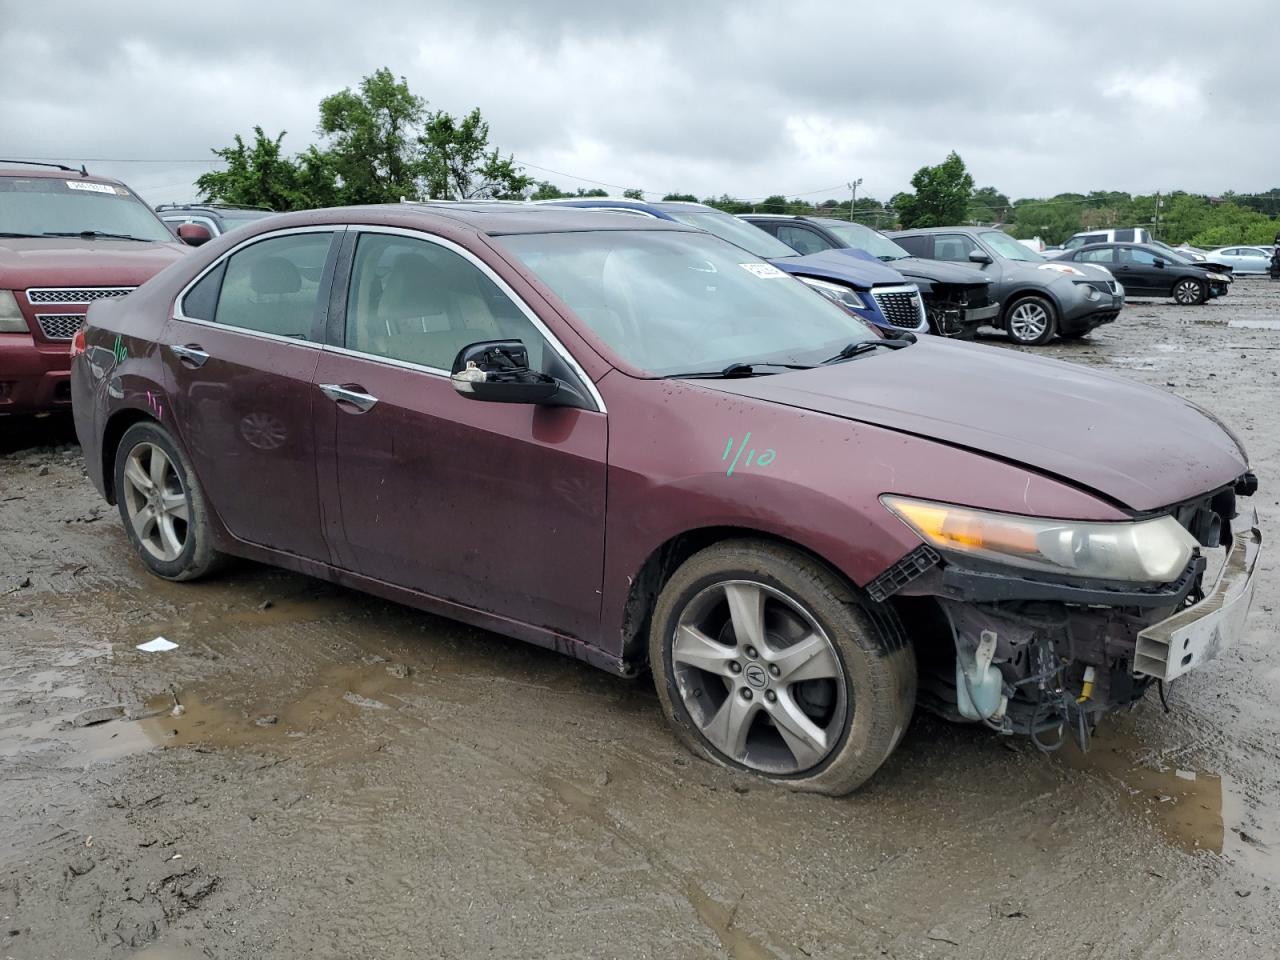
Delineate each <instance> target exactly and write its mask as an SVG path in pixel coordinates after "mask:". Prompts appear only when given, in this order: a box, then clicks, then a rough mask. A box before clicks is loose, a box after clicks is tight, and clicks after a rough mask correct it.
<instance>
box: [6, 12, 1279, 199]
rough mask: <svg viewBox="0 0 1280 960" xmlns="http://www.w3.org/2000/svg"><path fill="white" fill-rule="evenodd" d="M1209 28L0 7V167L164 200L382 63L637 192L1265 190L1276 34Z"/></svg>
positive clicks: (1183, 24)
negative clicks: (949, 162) (65, 170)
mask: <svg viewBox="0 0 1280 960" xmlns="http://www.w3.org/2000/svg"><path fill="white" fill-rule="evenodd" d="M1201 9H1205V8H1201ZM304 11H305V12H304ZM1232 17H1233V24H1235V25H1237V26H1240V27H1241V29H1235V28H1234V27H1233V28H1232V29H1231V30H1229V31H1228V30H1225V29H1223V28H1222V27H1221V26H1220V25H1217V24H1216V23H1215V19H1214V18H1213V17H1212V16H1211V15H1209V14H1207V13H1204V12H1197V11H1196V10H1193V9H1192V8H1190V7H1189V6H1186V7H1184V6H1181V5H1177V4H1170V3H1167V2H1165V3H1158V4H1157V3H1145V2H1144V3H1127V4H1101V3H1098V4H1089V3H1084V4H1076V5H1073V6H1072V7H1071V8H1069V9H1065V8H1062V7H1061V6H1049V5H1044V4H1039V5H1030V4H1025V3H1016V2H1003V3H994V4H993V3H981V4H979V3H969V4H963V3H956V2H936V0H935V2H916V3H903V4H881V5H876V6H875V7H870V8H869V7H867V6H866V5H863V4H839V3H832V2H827V3H820V2H817V0H799V2H791V3H787V4H781V3H777V2H774V3H770V4H766V3H760V2H753V0H743V2H737V3H727V2H708V0H704V2H697V3H694V2H689V0H683V2H674V0H661V2H649V3H631V4H626V5H623V4H600V3H587V2H579V0H548V2H541V3H538V4H530V3H521V2H510V0H507V2H498V0H494V2H476V3H470V4H456V3H441V2H410V0H396V2H386V3H377V4H366V5H364V6H363V7H353V6H352V5H351V4H349V3H342V4H340V3H333V2H313V3H310V4H308V5H306V6H305V7H302V6H299V5H295V4H276V3H267V2H262V0H258V2H255V3H248V2H244V0H223V2H222V3H219V4H217V5H215V6H205V7H199V8H196V7H190V6H178V5H166V6H161V5H159V4H155V3H143V2H117V3H114V4H110V5H90V4H87V3H71V4H64V5H60V6H59V7H58V8H57V12H56V15H55V14H54V12H53V11H52V10H51V9H50V8H47V7H44V8H41V7H36V6H32V5H26V4H24V5H9V6H7V8H6V10H5V18H4V24H3V27H0V84H2V85H3V89H4V91H5V95H4V97H3V99H2V100H0V156H27V157H30V156H57V157H67V158H72V159H79V158H114V159H124V160H130V161H157V162H131V163H103V162H95V163H94V164H93V165H92V166H93V168H94V169H95V170H97V171H100V172H104V173H112V174H115V175H117V176H122V177H123V178H125V179H126V180H128V181H129V182H130V183H131V184H133V185H134V186H135V188H137V189H138V190H139V191H140V192H142V193H143V194H144V195H146V196H147V197H148V198H149V199H153V200H156V201H161V200H172V199H182V198H185V197H188V196H190V195H191V193H192V188H191V185H190V184H191V181H192V179H193V178H194V176H195V175H196V174H198V173H199V172H200V171H201V170H203V169H207V168H208V166H209V164H208V161H204V160H203V158H206V157H208V156H209V154H208V150H209V148H210V147H213V146H221V145H225V144H227V143H228V142H230V140H231V138H232V137H233V136H234V134H236V133H242V134H247V133H248V132H249V131H250V130H251V128H252V126H253V125H254V124H261V125H262V126H264V127H265V128H266V129H267V130H268V131H270V132H276V131H279V130H288V131H289V137H288V138H287V140H286V143H287V145H288V146H289V147H290V148H292V149H301V148H302V147H303V146H305V145H306V144H307V143H308V142H310V141H311V139H312V138H313V132H312V131H313V128H314V125H315V122H316V104H317V102H318V101H319V99H320V98H321V97H322V96H324V95H326V94H328V93H331V92H333V91H335V90H338V89H340V88H342V87H344V86H351V85H354V84H356V83H358V82H359V79H360V77H361V76H362V75H364V74H367V73H369V72H370V71H372V70H374V69H375V68H377V67H379V66H383V65H386V66H389V67H390V68H391V69H392V70H393V71H395V72H396V73H399V74H403V75H404V76H405V77H407V78H408V80H409V83H410V86H411V87H412V89H413V90H414V91H415V92H417V93H419V94H421V95H423V96H425V97H426V98H427V99H428V100H430V101H431V103H432V105H433V106H434V107H437V108H442V109H446V110H450V111H452V112H462V111H466V110H469V109H470V108H471V107H473V106H479V107H480V108H481V110H482V111H483V113H484V114H485V116H486V118H487V119H488V120H489V121H490V125H491V132H492V136H493V139H494V142H495V143H496V144H497V145H499V146H500V147H501V148H502V149H503V150H505V151H509V152H513V153H515V155H516V156H517V157H518V158H520V159H521V160H524V161H526V162H528V163H531V164H538V165H540V166H542V167H549V168H553V169H556V170H562V171H567V172H568V173H571V174H574V175H577V176H579V177H583V178H588V179H593V180H600V181H605V182H608V183H613V184H621V185H633V186H638V187H642V188H645V189H648V190H655V191H668V190H681V191H690V192H693V193H697V194H699V195H706V194H709V193H720V192H722V191H727V192H729V193H732V194H736V195H739V196H748V197H750V196H764V195H766V194H770V193H777V192H783V193H788V194H798V193H802V192H808V191H813V190H818V189H819V188H825V187H829V186H831V185H834V184H841V183H843V182H844V181H845V180H847V179H850V178H852V177H862V178H863V181H864V183H863V187H862V190H863V191H864V192H866V193H869V194H873V195H876V196H879V197H882V198H887V197H889V196H890V195H892V194H893V193H895V192H896V191H898V190H901V189H904V188H905V187H906V186H907V183H908V180H909V179H910V176H911V174H912V173H913V172H914V171H915V169H916V168H918V167H919V166H921V165H922V164H925V163H934V162H937V161H938V160H940V159H941V158H942V156H943V155H945V153H946V152H947V151H949V150H951V149H955V150H957V151H958V152H959V153H960V154H961V155H962V156H963V157H964V158H965V160H966V162H967V163H968V165H969V167H970V170H971V171H972V172H973V174H974V177H975V178H976V179H977V181H978V183H979V184H991V185H994V186H997V187H999V188H1000V189H1001V190H1004V191H1005V192H1007V193H1009V194H1010V195H1012V196H1033V195H1034V196H1042V195H1046V194H1052V193H1056V192H1060V191H1065V190H1081V191H1085V190H1090V189H1100V188H1114V189H1127V190H1131V191H1135V192H1136V191H1150V190H1154V189H1162V190H1169V189H1173V188H1183V189H1191V190H1200V191H1206V192H1218V191H1222V190H1226V189H1235V190H1240V191H1246V192H1247V191H1251V190H1263V189H1268V188H1270V187H1272V186H1275V185H1277V180H1278V179H1280V178H1277V175H1276V173H1275V157H1276V156H1277V154H1278V153H1280V126H1278V125H1277V124H1276V123H1275V120H1276V113H1277V111H1276V107H1275V105H1274V99H1275V93H1274V84H1273V83H1272V82H1271V78H1270V76H1269V73H1270V71H1269V69H1268V66H1269V64H1270V62H1271V60H1272V55H1273V51H1274V50H1275V49H1276V48H1277V40H1280V25H1278V24H1277V21H1276V18H1275V17H1274V11H1273V9H1272V7H1271V5H1270V4H1269V3H1267V2H1266V0H1238V2H1237V3H1235V4H1233V6H1232ZM179 160H181V161H188V160H194V161H203V162H195V163H181V164H179V163H174V162H172V161H179ZM531 172H532V173H534V174H535V175H537V176H539V177H544V176H545V177H547V178H548V179H551V180H553V181H555V182H558V183H561V184H563V185H573V184H575V183H576V182H581V181H573V180H570V179H569V178H567V177H563V176H556V175H553V174H546V173H544V172H543V171H540V170H531ZM829 195H833V196H843V195H844V191H843V189H839V190H831V191H829Z"/></svg>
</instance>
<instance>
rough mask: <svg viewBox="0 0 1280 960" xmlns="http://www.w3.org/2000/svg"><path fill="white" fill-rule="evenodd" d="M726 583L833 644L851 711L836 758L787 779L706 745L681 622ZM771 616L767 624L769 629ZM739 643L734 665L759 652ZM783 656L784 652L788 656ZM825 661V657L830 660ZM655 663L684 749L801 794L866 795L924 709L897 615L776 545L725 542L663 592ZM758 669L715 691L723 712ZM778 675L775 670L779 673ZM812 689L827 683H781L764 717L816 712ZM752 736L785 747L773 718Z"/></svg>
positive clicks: (654, 634) (834, 724)
mask: <svg viewBox="0 0 1280 960" xmlns="http://www.w3.org/2000/svg"><path fill="white" fill-rule="evenodd" d="M725 583H728V584H730V585H733V584H742V583H749V584H750V585H751V586H762V587H763V588H764V589H766V590H769V591H771V593H776V594H779V595H783V596H785V598H786V602H789V603H790V602H794V603H797V604H799V606H800V607H802V608H803V610H804V613H805V614H807V615H808V616H809V617H810V618H811V619H812V622H813V623H814V624H816V626H817V627H819V628H820V632H821V634H824V635H825V636H823V637H821V639H823V640H826V641H829V647H828V648H827V649H828V650H831V651H833V652H834V664H833V668H834V669H838V671H839V675H838V678H837V679H836V680H835V681H832V682H840V678H842V680H843V690H842V695H843V696H844V704H845V709H844V710H843V712H842V713H840V714H839V717H840V719H839V720H836V719H832V720H831V721H830V726H829V727H828V728H827V729H826V731H825V732H826V739H827V742H828V745H827V747H826V750H827V752H826V753H825V755H823V756H822V758H821V759H820V761H818V762H816V763H815V764H813V765H812V766H808V767H800V768H798V769H796V770H795V772H792V773H779V772H774V771H770V770H762V769H760V768H759V767H758V766H752V765H749V764H747V763H744V762H741V761H740V759H738V758H735V757H731V756H728V755H726V754H725V753H724V752H722V751H721V750H720V749H719V748H717V747H716V746H715V745H713V744H712V742H711V741H710V740H709V739H708V738H707V736H705V735H704V733H703V729H704V727H702V726H700V725H699V723H698V722H697V721H696V720H695V718H694V716H693V715H692V714H691V712H690V708H689V706H688V705H687V702H686V697H688V696H690V695H692V696H693V697H695V698H701V697H704V696H707V695H708V694H706V693H704V691H703V690H701V689H696V690H692V691H689V690H686V692H685V693H682V692H681V689H680V686H679V684H678V677H677V670H676V666H677V665H676V663H675V662H674V661H673V659H672V658H673V646H674V644H675V640H676V631H677V627H678V626H679V625H680V623H681V617H682V615H684V614H686V613H687V611H688V610H690V609H692V608H693V607H694V606H695V604H696V603H698V602H701V598H702V597H704V596H706V595H707V594H708V592H709V591H713V590H715V589H718V585H719V584H725ZM771 602H772V601H771ZM761 609H762V610H763V609H765V608H764V607H762V608H761ZM769 609H772V608H769ZM767 616H768V614H764V615H762V617H761V622H762V623H764V622H765V620H766V619H767ZM775 623H776V621H775ZM736 643H737V640H736V637H735V638H734V639H733V641H732V642H731V643H730V645H729V646H728V647H726V648H725V649H728V650H730V651H734V652H733V653H732V654H731V656H733V657H734V658H735V660H736V658H737V657H738V656H739V653H738V652H737V651H739V650H743V651H752V650H753V648H751V647H750V646H745V647H743V646H741V645H740V644H739V645H738V646H734V644H736ZM779 649H781V650H783V651H785V649H786V647H785V645H784V646H782V647H780V648H779ZM743 655H745V656H750V655H751V654H750V653H745V654H743ZM826 656H827V655H826V654H825V653H824V659H825V658H826ZM753 659H754V658H753ZM816 659H817V658H815V660H816ZM649 660H650V665H651V668H652V670H653V675H654V683H655V686H656V687H657V691H658V698H659V700H660V701H661V703H662V710H663V713H664V714H665V715H666V718H667V720H668V722H669V723H670V724H671V726H672V728H673V729H674V730H675V732H676V734H677V736H678V737H679V738H680V740H681V741H682V742H683V743H684V744H685V746H687V747H688V748H689V749H690V750H691V751H692V752H693V753H695V754H696V755H698V756H700V757H703V758H704V759H706V760H709V761H711V762H712V763H716V764H719V765H721V766H725V767H729V768H731V769H736V770H745V771H748V772H750V773H753V774H755V775H757V776H759V777H762V778H764V779H766V780H769V781H771V782H773V783H776V784H779V785H782V786H785V787H788V788H790V789H792V790H800V791H807V792H813V793H823V794H827V795H830V796H841V795H843V794H846V793H849V792H851V791H853V790H855V789H857V788H858V787H859V786H861V785H862V784H863V783H865V782H866V781H867V780H868V779H869V778H870V777H871V775H872V774H874V773H875V772H876V770H877V769H879V767H880V765H881V764H882V763H884V761H885V759H886V758H887V757H888V756H889V754H890V753H892V752H893V749H894V747H896V746H897V744H898V742H899V740H901V738H902V735H903V734H904V733H905V731H906V729H907V726H908V724H909V723H910V722H911V715H912V712H913V710H914V708H915V699H916V682H917V674H916V658H915V649H914V647H912V645H911V643H910V642H909V641H908V640H907V639H906V634H905V633H904V632H903V630H902V626H901V623H900V622H899V621H898V618H897V616H896V614H895V613H894V612H893V610H892V609H891V608H889V607H887V606H882V605H880V604H872V603H871V602H870V601H865V600H863V599H862V598H861V597H860V596H859V595H858V594H857V593H856V591H855V589H854V588H853V587H852V586H851V585H850V584H849V583H848V582H847V581H845V580H844V579H843V578H841V577H840V576H839V575H837V574H836V573H835V572H833V571H832V570H831V569H829V568H828V567H826V566H824V565H823V564H821V563H820V562H818V561H816V560H815V559H813V558H812V557H810V556H808V555H806V554H804V553H802V552H801V551H799V550H795V549H792V548H789V547H786V546H782V545H780V544H775V543H771V542H768V541H760V540H732V541H725V542H722V543H718V544H715V545H713V546H711V547H707V548H706V549H705V550H702V551H700V552H699V553H697V554H695V555H694V556H693V557H691V558H689V559H688V560H687V561H686V562H685V563H684V564H683V565H681V567H680V568H679V569H678V570H676V572H675V573H674V574H673V575H672V577H671V579H670V580H669V581H668V582H667V583H666V585H665V586H664V587H663V589H662V592H661V594H660V595H659V597H658V601H657V604H656V606H655V608H654V612H653V618H652V627H651V628H650V633H649ZM730 666H732V664H731V665H730ZM753 666H754V665H753V664H752V663H747V668H746V669H741V670H740V671H738V672H740V673H741V678H736V679H729V678H726V680H725V681H724V685H725V686H726V687H728V692H727V693H725V692H724V690H723V689H721V690H718V691H716V693H718V694H719V695H720V696H722V697H723V698H724V699H723V700H722V701H721V703H725V702H727V701H728V700H731V699H734V698H735V697H736V695H737V694H739V693H743V690H738V689H735V688H734V687H733V683H735V682H738V681H739V680H741V681H745V678H746V677H747V676H748V674H749V673H750V672H751V670H752V667H753ZM682 669H686V670H687V667H682ZM773 669H774V668H773V665H772V664H770V665H769V670H770V672H772V671H773ZM756 672H757V674H758V673H759V671H758V670H757V671H756ZM685 676H686V677H687V674H686V675H685ZM775 676H776V674H775ZM711 679H712V680H713V681H714V680H715V678H714V677H712V678H711ZM766 682H767V683H770V682H775V681H768V680H766ZM805 682H808V683H813V682H819V683H825V682H827V681H802V682H801V683H800V684H796V685H794V686H793V687H787V685H786V682H785V677H784V678H783V679H782V680H778V681H776V683H777V687H778V692H777V693H775V694H774V696H773V697H772V700H773V701H774V702H773V704H772V706H770V705H766V704H765V703H763V702H761V703H760V704H759V705H758V709H759V710H760V711H761V713H762V715H763V714H766V713H769V711H776V710H778V709H779V706H780V704H782V701H783V698H784V697H785V700H786V703H787V704H790V705H791V706H795V705H797V704H806V706H805V709H806V710H807V709H808V706H807V704H808V701H807V700H806V698H805V695H804V693H803V692H798V691H796V690H795V688H796V687H800V686H803V683H805ZM753 685H754V682H753ZM708 686H710V684H708ZM768 693H769V692H768V691H765V692H763V693H761V694H760V696H759V698H758V699H760V700H763V698H764V697H766V696H768ZM712 695H714V694H712ZM747 699H750V697H749V696H748V697H747ZM695 703H698V704H700V703H703V701H702V700H697V701H695ZM774 715H776V713H775V714H774ZM753 724H754V725H753ZM704 726H707V727H709V726H710V724H706V725H704ZM745 726H748V727H749V729H750V730H752V731H757V733H758V735H759V736H762V737H764V738H769V737H772V738H774V739H776V740H777V741H778V742H781V741H782V739H783V738H782V736H781V731H780V730H779V728H778V725H777V724H776V723H774V721H773V719H772V715H771V716H765V717H764V718H763V719H761V718H760V717H757V718H756V719H754V720H752V721H750V722H749V723H748V724H746V725H745ZM792 752H793V753H794V751H792ZM798 758H799V754H795V756H794V757H793V759H796V760H797V766H798V767H799V763H798Z"/></svg>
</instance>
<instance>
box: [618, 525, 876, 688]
mask: <svg viewBox="0 0 1280 960" xmlns="http://www.w3.org/2000/svg"><path fill="white" fill-rule="evenodd" d="M725 540H767V541H770V542H772V543H777V544H780V545H781V546H785V547H790V548H791V549H793V550H799V551H800V552H802V553H806V554H808V555H809V556H810V557H812V558H813V559H814V560H816V561H818V562H819V563H821V564H823V565H824V566H826V567H827V568H828V569H830V570H831V571H832V573H833V574H835V575H836V576H837V577H840V578H842V579H844V580H846V581H847V582H848V583H849V587H850V589H851V590H856V589H857V587H856V586H855V585H854V584H853V582H852V581H849V580H848V578H847V577H845V575H844V573H842V572H841V571H840V570H839V569H838V568H837V567H835V566H834V565H832V564H831V563H829V562H828V561H827V560H826V559H825V558H823V557H821V556H819V555H818V554H816V553H814V552H813V551H812V550H810V549H809V548H807V547H805V546H803V545H802V544H799V543H796V542H795V541H794V540H788V539H787V538H786V537H779V536H776V535H775V534H771V533H764V532H762V531H760V530H753V529H751V528H750V527H703V528H701V529H698V530H687V531H685V532H684V533H680V534H677V535H676V536H674V537H671V538H670V539H669V540H667V541H666V542H665V543H663V544H661V545H660V546H658V547H657V548H656V549H655V550H654V551H653V552H652V553H650V554H649V556H648V558H647V559H646V560H645V562H644V563H643V564H642V565H641V567H640V570H639V572H638V573H636V575H635V576H634V577H632V578H631V587H630V589H629V590H628V592H627V604H626V607H625V608H624V610H623V616H622V659H623V662H624V663H626V664H627V667H628V672H629V673H639V672H640V670H641V669H642V668H643V667H644V666H645V665H646V664H647V663H648V659H649V627H650V624H651V621H652V615H653V608H654V605H655V604H656V602H657V599H658V594H660V593H661V592H662V588H663V587H665V586H666V584H667V581H668V580H669V579H671V575H672V574H673V573H675V571H676V570H677V569H678V568H679V567H680V565H681V564H682V563H684V562H685V561H686V560H688V559H689V558H690V557H692V556H693V555H694V554H695V553H697V552H698V551H699V550H704V549H706V548H707V547H709V546H711V545H712V544H715V543H721V542H722V541H725Z"/></svg>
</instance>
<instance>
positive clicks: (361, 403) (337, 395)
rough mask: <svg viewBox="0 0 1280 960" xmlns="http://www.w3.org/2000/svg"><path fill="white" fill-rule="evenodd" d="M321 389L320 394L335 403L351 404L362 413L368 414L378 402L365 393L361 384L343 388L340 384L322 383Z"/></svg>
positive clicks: (375, 398)
mask: <svg viewBox="0 0 1280 960" xmlns="http://www.w3.org/2000/svg"><path fill="white" fill-rule="evenodd" d="M319 387H320V392H321V393H323V394H324V395H325V396H326V397H328V398H329V399H330V400H332V401H333V402H334V403H349V404H351V405H352V406H353V407H356V408H357V409H358V410H359V411H360V412H361V413H368V412H369V411H370V410H372V409H373V406H374V404H376V403H377V402H378V398H377V397H375V396H373V395H372V394H369V393H365V392H364V387H362V386H360V385H359V384H352V385H351V386H343V385H342V384H340V383H321V384H319Z"/></svg>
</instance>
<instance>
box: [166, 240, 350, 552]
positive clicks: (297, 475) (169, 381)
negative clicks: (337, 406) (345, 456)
mask: <svg viewBox="0 0 1280 960" xmlns="http://www.w3.org/2000/svg"><path fill="white" fill-rule="evenodd" d="M335 236H336V232H335V230H334V228H332V227H324V228H319V229H315V228H302V229H297V230H292V231H286V232H281V233H277V234H268V235H266V236H263V237H258V238H255V239H254V240H252V241H250V242H248V243H247V244H245V245H244V246H241V247H239V248H237V249H236V250H235V252H233V253H232V254H231V255H230V256H229V257H225V258H223V259H222V260H221V261H219V262H218V263H217V264H216V265H215V266H214V267H212V268H211V269H210V270H208V271H206V273H205V274H204V275H203V276H202V277H201V278H200V279H199V280H198V281H197V282H196V283H195V284H194V285H193V286H191V287H190V288H189V289H188V290H187V291H184V294H183V295H180V296H179V297H178V300H177V302H176V304H175V306H174V313H173V317H172V319H170V321H169V322H168V324H167V325H166V327H165V330H164V332H163V334H162V335H161V353H162V355H163V358H164V366H165V378H166V388H167V392H168V396H167V397H166V398H155V401H154V403H153V410H154V411H155V413H156V415H157V416H158V417H159V418H160V420H161V422H162V423H165V424H168V425H170V426H171V427H172V428H174V429H176V430H177V431H178V432H179V433H180V434H181V436H182V439H183V441H184V444H185V446H186V449H187V452H188V453H189V454H190V456H191V459H192V461H193V466H194V467H195V471H196V475H197V476H198V477H199V479H200V483H201V485H202V486H203V487H204V490H205V494H206V496H207V497H208V499H209V502H210V503H211V504H212V506H213V508H214V510H215V511H216V512H217V514H218V516H219V517H221V519H222V522H223V523H224V524H225V525H226V527H227V529H228V530H229V531H230V532H231V534H232V535H233V536H235V537H237V538H239V539H241V540H245V541H247V542H249V543H253V544H258V545H261V546H265V547H270V548H272V549H275V550H280V551H283V552H285V553H289V554H293V555H294V556H298V557H303V558H305V559H308V560H315V561H319V562H324V563H327V562H328V561H329V549H328V546H327V545H326V542H325V539H324V534H323V532H322V529H321V524H320V507H319V498H318V494H317V490H316V472H315V437H314V433H313V426H312V411H313V407H314V405H315V388H314V387H313V386H312V382H313V375H314V373H315V369H316V365H317V363H318V362H319V360H320V344H321V342H322V339H323V330H324V313H325V311H324V305H325V304H326V303H327V300H328V288H329V285H330V283H331V278H332V269H333V262H334V260H335V258H336V244H335V243H334V238H335Z"/></svg>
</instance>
